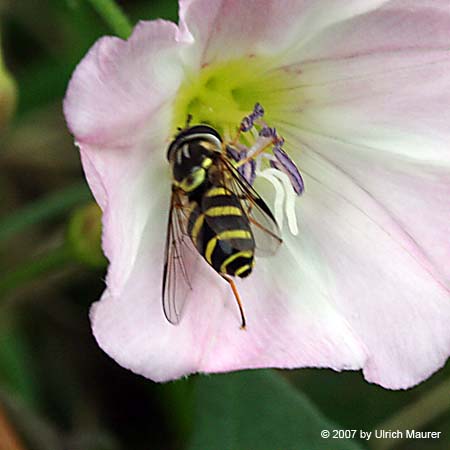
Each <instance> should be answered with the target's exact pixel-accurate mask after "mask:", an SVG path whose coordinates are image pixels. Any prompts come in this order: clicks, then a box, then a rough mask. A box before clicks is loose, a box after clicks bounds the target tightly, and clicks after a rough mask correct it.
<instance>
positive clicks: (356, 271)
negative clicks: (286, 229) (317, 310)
mask: <svg viewBox="0 0 450 450" xmlns="http://www.w3.org/2000/svg"><path fill="white" fill-rule="evenodd" d="M289 135H290V134H289V133H287V134H285V136H286V141H287V142H289V137H288V136H289ZM290 139H291V140H292V139H295V137H294V136H292V135H291V136H290ZM303 139H304V140H303V149H304V151H303V153H302V157H301V161H300V165H301V168H302V173H303V174H304V175H305V176H306V177H307V180H305V185H306V194H305V196H304V198H303V199H304V200H306V199H307V198H308V199H309V202H304V201H303V202H302V207H301V210H302V217H303V222H304V223H305V226H304V227H301V231H300V232H302V229H303V232H306V231H305V227H306V228H307V230H308V231H309V232H310V233H311V234H310V238H312V239H313V240H314V242H316V243H317V245H319V246H320V249H321V253H322V255H323V257H324V259H325V260H326V262H327V264H328V268H329V270H328V271H326V272H325V273H324V276H327V278H328V280H329V283H330V285H331V286H332V295H333V298H334V300H335V302H336V305H337V309H338V310H339V311H340V312H341V313H342V314H343V316H344V317H345V318H346V319H347V320H348V321H349V323H350V325H351V326H352V328H353V330H354V331H355V334H356V335H357V336H358V337H359V338H360V339H361V340H362V341H363V343H364V345H365V346H366V348H367V351H368V355H369V358H368V360H367V363H366V364H365V366H364V375H365V377H366V378H367V379H368V380H369V381H372V382H375V383H378V384H381V385H382V386H384V387H387V388H393V389H399V388H407V387H410V386H412V385H414V384H416V383H418V382H420V381H422V380H423V379H425V378H426V377H427V376H429V375H430V374H431V373H433V372H434V371H436V370H437V369H438V368H440V367H441V366H442V365H443V364H444V363H445V361H446V359H447V358H448V356H449V354H450V329H449V327H448V323H449V320H450V292H449V288H446V287H445V285H444V282H443V279H444V278H443V276H442V275H443V273H442V272H440V271H439V269H443V268H446V269H445V270H446V272H447V273H448V260H449V259H448V254H449V253H448V252H449V248H448V245H447V246H446V244H447V243H448V239H446V238H445V236H447V237H448V231H449V228H448V227H449V223H450V221H449V219H450V209H449V205H448V202H447V203H445V202H446V199H447V200H448V193H449V184H448V177H447V179H445V178H442V177H441V176H439V175H438V174H436V173H434V175H433V174H432V173H430V172H426V171H420V170H418V169H419V167H417V166H413V165H409V166H408V165H404V166H403V165H399V164H397V163H398V161H395V162H392V164H391V165H389V164H384V165H382V164H380V159H381V158H378V159H376V158H372V159H370V158H368V159H366V160H365V161H363V160H362V159H360V158H358V157H357V155H358V153H357V152H356V151H353V152H351V154H350V152H349V150H348V149H345V148H343V145H342V144H339V143H336V142H335V141H329V140H326V139H323V138H320V137H318V136H314V137H311V136H308V137H307V138H305V137H304V135H303ZM336 144H337V145H336ZM312 150H313V151H312ZM320 153H323V154H324V155H326V156H325V157H322V156H320ZM329 155H334V156H332V157H329ZM355 155H356V157H355ZM325 158H327V159H325ZM335 160H336V161H337V163H334V161H335ZM384 162H385V163H387V162H389V161H384ZM347 169H349V170H348V171H347ZM446 180H447V181H446ZM422 188H423V189H422ZM434 196H436V198H433V197H434ZM428 202H429V203H428ZM427 203H428V206H425V205H426V204H427ZM311 208H313V210H311ZM422 208H426V211H427V213H426V214H423V209H422ZM441 208H443V209H441ZM443 246H444V247H445V246H446V249H445V250H444V251H442V250H440V248H442V247H443ZM440 257H443V258H445V257H447V260H446V261H447V263H445V264H444V265H442V264H439V263H442V262H443V261H441V260H439V258H440Z"/></svg>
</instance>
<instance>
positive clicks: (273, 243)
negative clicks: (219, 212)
mask: <svg viewBox="0 0 450 450" xmlns="http://www.w3.org/2000/svg"><path fill="white" fill-rule="evenodd" d="M221 163H222V164H223V171H222V172H223V173H224V176H223V181H224V183H225V186H227V188H228V189H229V190H230V191H232V192H233V193H234V194H235V195H236V197H237V198H239V200H240V202H241V206H242V210H243V211H244V213H245V215H246V216H247V218H248V220H249V222H250V226H251V228H252V232H253V236H254V239H255V243H256V250H257V253H259V254H260V255H273V254H274V253H275V252H276V251H277V250H278V248H279V246H280V245H281V243H282V242H283V240H282V239H281V237H280V234H281V233H280V229H279V227H278V224H277V221H276V220H275V217H274V215H273V214H272V211H271V210H270V208H269V207H268V206H267V204H266V202H265V201H264V200H263V199H262V198H261V197H260V195H259V194H258V193H257V192H256V191H255V189H254V188H253V187H252V186H251V185H250V183H249V182H248V181H247V180H246V179H245V178H244V177H243V176H242V175H241V174H240V173H239V172H238V170H237V169H236V167H234V165H233V163H232V162H231V161H229V160H228V159H227V158H225V157H223V158H221ZM226 174H228V175H229V176H226Z"/></svg>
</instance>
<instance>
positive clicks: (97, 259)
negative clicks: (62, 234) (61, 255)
mask: <svg viewBox="0 0 450 450" xmlns="http://www.w3.org/2000/svg"><path fill="white" fill-rule="evenodd" d="M101 219H102V211H101V209H100V208H99V207H98V205H97V204H96V203H94V202H91V203H89V204H87V205H84V206H82V207H80V208H78V209H76V210H75V212H74V213H73V214H72V217H71V218H70V222H69V227H68V233H67V240H68V243H69V245H70V247H71V250H72V252H73V256H74V258H75V259H76V260H78V261H79V262H81V263H82V264H85V265H87V266H90V267H92V268H104V267H106V264H107V261H106V258H105V256H104V255H103V251H102V246H101V238H102V220H101Z"/></svg>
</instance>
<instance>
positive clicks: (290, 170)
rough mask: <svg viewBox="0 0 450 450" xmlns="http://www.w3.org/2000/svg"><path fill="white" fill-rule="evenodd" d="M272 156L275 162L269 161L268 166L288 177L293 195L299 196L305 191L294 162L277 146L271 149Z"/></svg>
mask: <svg viewBox="0 0 450 450" xmlns="http://www.w3.org/2000/svg"><path fill="white" fill-rule="evenodd" d="M273 154H274V156H275V158H276V160H274V159H271V160H270V166H271V167H273V168H275V169H278V170H280V171H282V172H284V173H285V174H286V175H287V176H288V177H289V179H290V181H291V184H292V187H293V188H294V191H295V193H296V194H297V195H301V194H302V193H303V191H304V190H305V185H304V183H303V178H302V176H301V174H300V172H299V170H298V169H297V166H296V165H295V163H294V161H292V159H291V158H289V156H288V155H287V153H286V152H285V151H284V150H283V149H282V148H281V147H278V146H277V145H275V146H274V148H273Z"/></svg>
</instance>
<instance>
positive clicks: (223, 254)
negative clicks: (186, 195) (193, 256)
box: [188, 186, 255, 278]
mask: <svg viewBox="0 0 450 450" xmlns="http://www.w3.org/2000/svg"><path fill="white" fill-rule="evenodd" d="M188 234H189V236H190V237H191V239H192V242H193V243H194V245H195V246H196V248H197V250H198V251H199V252H200V253H201V255H202V256H203V257H204V258H205V259H206V261H207V262H208V263H209V264H210V265H211V266H212V267H213V268H214V269H215V270H216V271H217V272H218V273H220V274H228V275H232V276H238V277H241V278H243V277H246V276H247V275H249V274H250V273H251V271H252V268H253V265H254V261H253V259H254V251H255V241H254V238H253V234H252V232H251V228H250V223H249V220H248V217H247V216H246V214H245V213H244V211H243V210H242V206H241V203H240V201H239V199H238V198H237V197H236V195H235V194H234V193H232V192H231V191H229V190H228V189H226V188H225V187H222V186H213V187H210V188H209V189H207V190H206V191H205V192H204V194H203V196H202V200H201V204H198V203H195V204H194V206H193V209H192V211H191V213H190V215H189V221H188Z"/></svg>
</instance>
